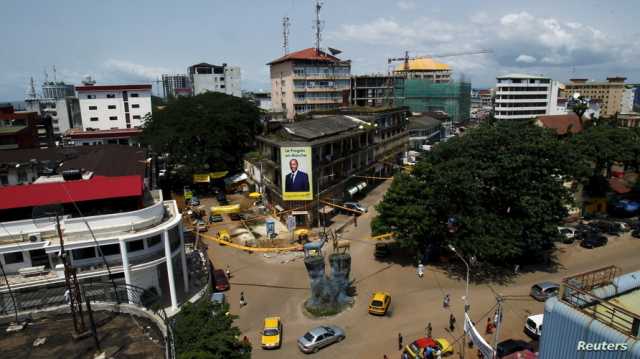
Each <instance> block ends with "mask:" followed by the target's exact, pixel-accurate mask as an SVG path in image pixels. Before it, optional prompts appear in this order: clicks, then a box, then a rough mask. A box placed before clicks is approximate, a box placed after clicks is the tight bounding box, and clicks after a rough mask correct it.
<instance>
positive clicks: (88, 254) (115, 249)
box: [71, 235, 161, 260]
mask: <svg viewBox="0 0 640 359" xmlns="http://www.w3.org/2000/svg"><path fill="white" fill-rule="evenodd" d="M146 241H147V248H151V247H153V246H155V245H157V244H159V243H160V241H161V237H160V235H157V236H154V237H151V238H147V239H146ZM126 244H127V253H131V252H137V251H141V250H143V249H144V240H142V239H139V240H137V241H130V242H126ZM100 251H102V255H104V256H113V255H117V254H120V244H118V243H116V244H105V245H102V246H100ZM71 253H72V255H73V259H74V260H81V259H91V258H95V257H97V256H98V253H97V251H96V247H87V248H80V249H74V250H72V251H71Z"/></svg>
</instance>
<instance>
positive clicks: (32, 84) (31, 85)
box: [27, 76, 36, 99]
mask: <svg viewBox="0 0 640 359" xmlns="http://www.w3.org/2000/svg"><path fill="white" fill-rule="evenodd" d="M27 97H28V98H29V99H35V98H36V85H35V82H34V81H33V76H32V77H31V79H30V80H29V92H28V93H27Z"/></svg>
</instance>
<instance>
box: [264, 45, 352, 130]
mask: <svg viewBox="0 0 640 359" xmlns="http://www.w3.org/2000/svg"><path fill="white" fill-rule="evenodd" d="M268 65H269V67H270V77H271V102H272V105H273V111H274V112H284V113H285V114H286V117H287V119H289V120H293V119H294V117H295V116H296V115H301V114H304V113H306V112H310V111H318V110H321V111H322V110H332V109H337V108H338V107H339V106H341V105H342V104H344V103H348V96H349V90H350V78H351V75H350V74H351V62H350V61H342V60H340V59H338V58H337V57H335V56H332V55H329V54H327V53H324V52H322V51H318V50H316V49H315V48H308V49H304V50H301V51H296V52H292V53H290V54H288V55H285V56H283V57H280V58H278V59H276V60H273V61H271V62H270V63H268Z"/></svg>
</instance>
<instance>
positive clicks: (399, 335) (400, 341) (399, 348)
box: [398, 333, 402, 350]
mask: <svg viewBox="0 0 640 359" xmlns="http://www.w3.org/2000/svg"><path fill="white" fill-rule="evenodd" d="M398 350H402V333H398Z"/></svg>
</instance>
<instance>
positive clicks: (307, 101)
mask: <svg viewBox="0 0 640 359" xmlns="http://www.w3.org/2000/svg"><path fill="white" fill-rule="evenodd" d="M341 102H342V99H341V98H331V97H315V98H313V97H312V98H303V99H301V98H294V99H293V103H294V104H295V105H304V104H323V103H341Z"/></svg>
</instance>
